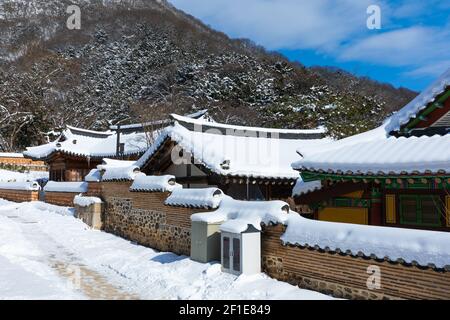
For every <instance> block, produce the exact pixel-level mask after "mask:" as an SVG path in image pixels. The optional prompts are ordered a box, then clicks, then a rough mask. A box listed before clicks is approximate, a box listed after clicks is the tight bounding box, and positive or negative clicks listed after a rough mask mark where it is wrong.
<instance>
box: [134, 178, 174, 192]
mask: <svg viewBox="0 0 450 320" xmlns="http://www.w3.org/2000/svg"><path fill="white" fill-rule="evenodd" d="M179 188H182V185H180V184H178V183H176V182H175V176H171V175H165V176H146V175H143V174H142V175H137V176H136V178H135V179H134V182H133V184H132V185H131V187H130V190H131V191H146V192H173V190H175V189H179Z"/></svg>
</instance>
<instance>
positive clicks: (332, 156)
mask: <svg viewBox="0 0 450 320" xmlns="http://www.w3.org/2000/svg"><path fill="white" fill-rule="evenodd" d="M355 138H357V137H355ZM336 146H338V148H326V149H325V151H323V152H318V153H313V154H310V155H308V156H306V157H305V158H304V159H303V160H300V161H298V162H296V163H294V164H293V167H294V168H296V169H299V170H309V171H319V170H323V171H325V172H329V171H332V172H342V173H348V174H370V173H372V174H404V173H409V174H411V173H424V172H425V171H431V172H432V173H438V172H450V134H449V135H444V136H439V135H435V136H432V137H428V136H421V137H409V138H406V137H400V138H396V137H389V138H386V137H382V138H375V139H373V140H371V141H368V140H362V141H361V142H359V143H358V141H357V139H354V140H352V142H351V143H338V142H336ZM339 146H341V147H340V148H339Z"/></svg>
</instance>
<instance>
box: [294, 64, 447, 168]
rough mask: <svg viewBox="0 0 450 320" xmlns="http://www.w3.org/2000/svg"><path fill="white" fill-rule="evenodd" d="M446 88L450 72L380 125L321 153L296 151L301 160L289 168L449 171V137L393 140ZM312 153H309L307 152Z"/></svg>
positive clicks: (337, 143) (335, 142) (438, 136)
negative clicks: (401, 128)
mask: <svg viewBox="0 0 450 320" xmlns="http://www.w3.org/2000/svg"><path fill="white" fill-rule="evenodd" d="M449 85H450V69H449V70H448V71H447V72H445V73H444V74H443V75H442V76H441V77H440V78H439V79H438V80H437V81H435V82H434V83H433V85H431V86H430V87H429V88H428V89H426V90H425V91H424V92H422V93H421V94H420V95H419V96H418V97H417V98H416V99H414V100H413V101H412V102H411V103H409V104H408V105H407V106H405V107H404V108H403V109H401V110H400V111H399V112H397V113H396V114H394V115H393V116H392V117H390V118H388V119H387V120H386V121H385V122H384V123H383V125H382V126H380V127H379V128H376V129H374V130H370V131H368V132H365V133H362V134H358V135H355V136H352V137H349V138H346V139H342V140H339V141H334V142H332V143H329V144H328V145H326V146H324V148H323V150H317V149H316V150H305V149H302V148H299V149H298V153H299V154H301V158H302V159H301V160H298V161H296V162H294V163H293V165H292V166H293V168H294V169H297V170H300V171H301V170H303V171H319V172H325V173H339V174H341V173H342V174H362V175H366V174H369V175H370V174H374V175H376V174H382V175H388V174H423V173H426V174H428V173H441V174H442V173H449V172H450V134H446V135H435V136H431V137H429V136H421V137H415V136H412V137H408V138H407V137H398V138H397V137H394V136H391V135H390V132H392V131H395V130H398V129H399V128H400V127H401V126H402V125H403V124H405V123H407V122H409V120H410V119H411V118H413V117H415V116H416V115H417V114H418V112H420V111H421V110H423V109H424V108H425V107H426V106H427V105H428V104H429V103H430V102H432V101H434V99H435V98H436V97H437V96H438V95H439V94H441V93H442V92H443V91H444V90H445V89H446V88H448V86H449ZM311 151H312V152H311Z"/></svg>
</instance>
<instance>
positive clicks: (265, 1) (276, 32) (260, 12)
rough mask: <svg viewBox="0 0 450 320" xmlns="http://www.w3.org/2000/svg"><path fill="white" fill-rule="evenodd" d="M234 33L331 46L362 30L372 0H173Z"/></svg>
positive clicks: (285, 43)
mask: <svg viewBox="0 0 450 320" xmlns="http://www.w3.org/2000/svg"><path fill="white" fill-rule="evenodd" d="M171 2H172V3H173V4H174V5H175V6H176V7H178V8H180V9H182V10H185V11H187V12H189V13H191V14H193V15H194V16H196V17H199V18H201V19H202V20H204V21H207V22H208V23H209V24H211V25H212V26H213V27H215V28H217V29H219V30H221V31H224V32H226V33H227V34H229V35H231V36H233V37H244V38H250V39H252V40H253V41H255V42H256V43H258V44H260V45H263V46H265V47H266V48H268V49H286V48H289V49H299V48H302V49H318V50H326V51H329V50H332V49H335V48H337V47H338V46H339V45H340V44H341V42H343V41H347V39H348V38H349V37H351V36H352V35H354V34H357V33H358V32H361V30H363V31H365V30H366V19H367V13H366V9H367V7H368V6H369V5H370V4H373V2H374V1H373V0H341V1H339V5H336V1H333V0H314V1H311V0H244V1H243V0H209V1H205V0H171Z"/></svg>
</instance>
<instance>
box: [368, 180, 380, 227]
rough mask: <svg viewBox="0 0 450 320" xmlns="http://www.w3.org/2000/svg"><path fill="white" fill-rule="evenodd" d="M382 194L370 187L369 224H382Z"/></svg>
mask: <svg viewBox="0 0 450 320" xmlns="http://www.w3.org/2000/svg"><path fill="white" fill-rule="evenodd" d="M381 197H382V194H381V193H380V192H379V191H378V190H374V189H372V196H371V206H370V217H369V224H370V225H372V226H381V225H383V219H382V214H383V212H382V211H383V206H382V201H381Z"/></svg>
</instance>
